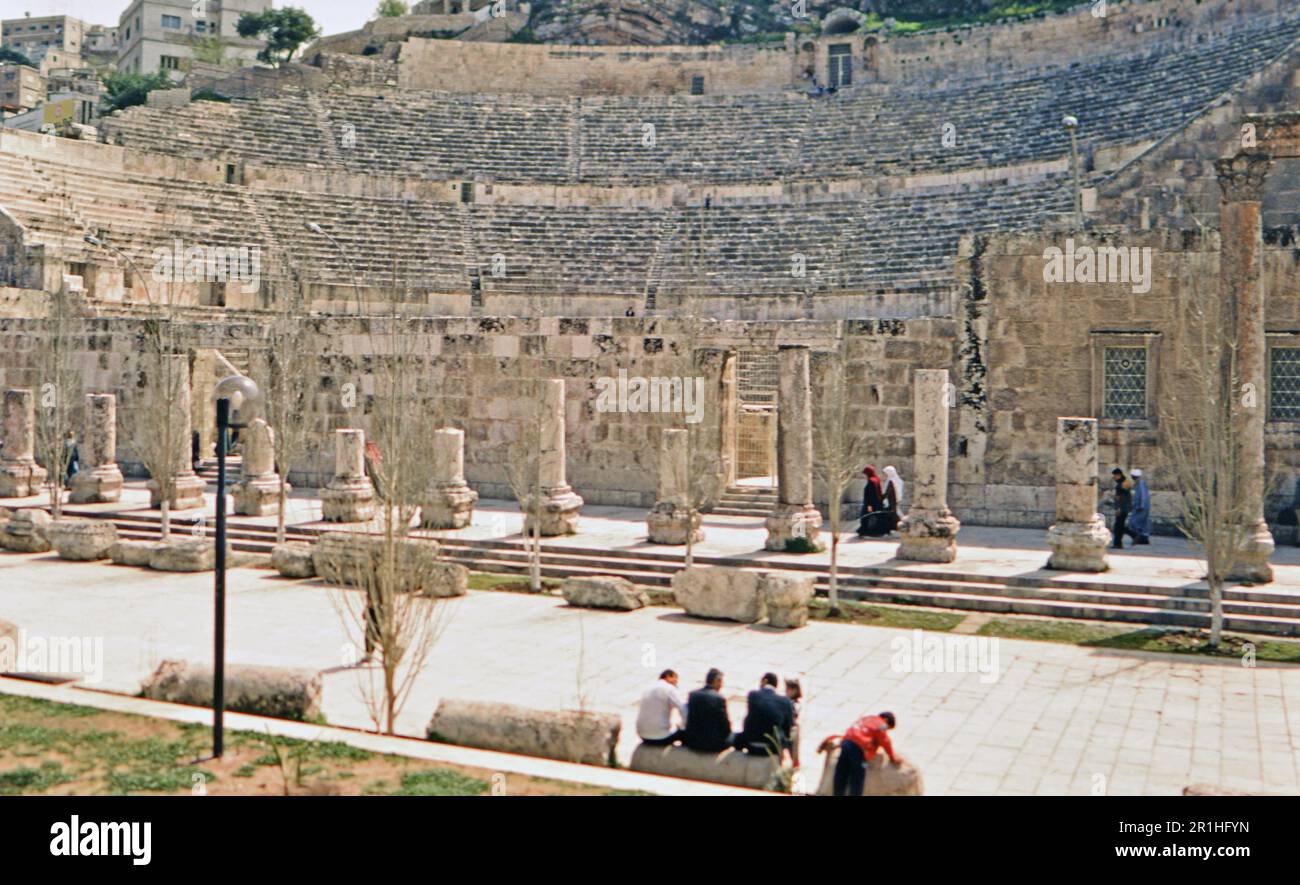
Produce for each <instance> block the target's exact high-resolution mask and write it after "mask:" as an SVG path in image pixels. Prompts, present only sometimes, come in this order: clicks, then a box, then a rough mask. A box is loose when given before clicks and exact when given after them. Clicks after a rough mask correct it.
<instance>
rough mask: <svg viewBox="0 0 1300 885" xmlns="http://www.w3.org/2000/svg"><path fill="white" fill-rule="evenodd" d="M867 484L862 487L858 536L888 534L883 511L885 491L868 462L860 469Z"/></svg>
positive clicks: (887, 524) (887, 518)
mask: <svg viewBox="0 0 1300 885" xmlns="http://www.w3.org/2000/svg"><path fill="white" fill-rule="evenodd" d="M862 475H863V476H865V477H866V479H867V484H866V485H865V486H863V487H862V512H861V514H859V517H858V537H859V538H879V537H882V536H884V535H887V534H889V529H890V525H889V517H888V515H887V514H886V513H885V492H884V488H883V487H882V486H881V484H880V475H879V474H877V473H876V468H875V467H874V466H873V465H871V464H868V465H867V466H866V467H864V468H863V469H862Z"/></svg>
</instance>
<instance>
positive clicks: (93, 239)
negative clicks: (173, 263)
mask: <svg viewBox="0 0 1300 885" xmlns="http://www.w3.org/2000/svg"><path fill="white" fill-rule="evenodd" d="M82 240H84V241H85V242H87V243H89V244H90V245H92V246H96V247H98V248H100V249H107V250H108V251H109V252H112V253H113V254H114V255H120V256H122V259H123V260H124V261H126V263H127V266H128V267H130V268H131V271H132V272H133V273H134V274H135V275H136V276H137V277H139V278H140V282H142V283H143V284H144V293H145V295H147V296H149V306H150V307H160V306H161V305H160V304H159V303H158V302H157V301H156V300H155V299H154V297H153V290H152V289H150V288H149V278H148V277H147V276H145V275H144V274H142V273H140V268H138V267H136V264H135V262H134V261H132V260H131V256H130V255H128V254H126V253H125V252H123V251H122V250H121V249H119V248H117V247H116V246H114V245H113V244H112V243H110V242H108V241H107V240H103V239H100V238H99V237H97V236H95V235H94V234H86V235H85V236H84V237H82Z"/></svg>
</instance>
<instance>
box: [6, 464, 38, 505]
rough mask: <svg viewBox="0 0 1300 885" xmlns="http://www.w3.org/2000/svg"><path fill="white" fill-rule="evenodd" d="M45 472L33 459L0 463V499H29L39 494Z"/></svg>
mask: <svg viewBox="0 0 1300 885" xmlns="http://www.w3.org/2000/svg"><path fill="white" fill-rule="evenodd" d="M46 475H47V474H46V471H45V468H44V467H40V466H38V465H37V464H36V461H35V459H32V460H30V461H29V460H22V461H0V498H30V497H31V496H32V495H39V494H40V493H41V486H42V485H44V483H45V477H46Z"/></svg>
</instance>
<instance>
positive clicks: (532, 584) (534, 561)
mask: <svg viewBox="0 0 1300 885" xmlns="http://www.w3.org/2000/svg"><path fill="white" fill-rule="evenodd" d="M527 384H528V388H529V392H528V394H527V395H525V396H524V397H522V398H521V402H522V404H523V413H522V414H521V415H520V417H519V420H518V421H516V422H515V438H514V440H513V442H512V443H511V445H510V447H509V452H508V455H507V458H508V461H507V464H506V479H507V481H508V482H509V483H510V490H511V491H512V492H513V493H514V495H515V498H516V500H518V501H519V508H520V510H521V511H522V512H523V513H524V514H525V516H526V517H529V516H531V519H527V518H526V519H525V520H524V522H525V528H527V527H528V523H530V522H531V524H532V525H531V531H525V532H524V536H525V540H524V547H525V549H526V550H527V552H528V586H529V589H531V590H532V592H534V593H541V592H542V410H543V408H544V406H543V402H544V400H545V396H544V393H545V391H544V389H543V385H544V381H543V379H542V378H541V377H540V376H538V377H533V378H530V379H528V382H527ZM530 508H531V512H530Z"/></svg>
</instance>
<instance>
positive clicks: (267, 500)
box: [232, 418, 289, 516]
mask: <svg viewBox="0 0 1300 885" xmlns="http://www.w3.org/2000/svg"><path fill="white" fill-rule="evenodd" d="M243 438H244V461H243V476H241V477H240V481H239V483H238V484H237V485H236V486H235V487H234V488H233V489H232V492H233V494H234V498H235V512H236V513H240V514H243V515H244V516H274V515H275V514H277V513H279V512H280V475H279V474H278V473H276V472H275V431H274V430H272V429H271V426H270V425H269V424H267V423H266V422H265V421H263V420H262V419H261V418H254V419H253V420H252V421H251V422H250V423H249V425H248V427H246V428H245V429H244V433H243ZM288 491H289V487H288V484H287V483H286V484H285V492H286V494H287V493H288Z"/></svg>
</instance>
